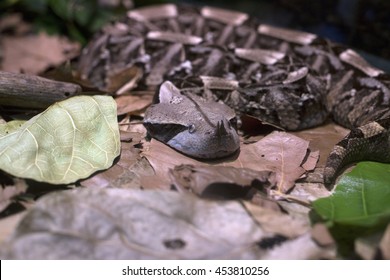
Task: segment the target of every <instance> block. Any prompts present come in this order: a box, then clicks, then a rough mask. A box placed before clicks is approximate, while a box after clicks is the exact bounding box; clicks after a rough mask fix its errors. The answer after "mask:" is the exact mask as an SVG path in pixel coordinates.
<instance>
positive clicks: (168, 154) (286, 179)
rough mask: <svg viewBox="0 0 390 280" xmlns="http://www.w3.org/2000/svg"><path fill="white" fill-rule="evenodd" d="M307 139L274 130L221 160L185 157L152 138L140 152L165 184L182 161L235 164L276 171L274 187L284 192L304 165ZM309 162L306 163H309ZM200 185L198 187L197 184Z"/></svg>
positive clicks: (200, 164) (194, 164)
mask: <svg viewBox="0 0 390 280" xmlns="http://www.w3.org/2000/svg"><path fill="white" fill-rule="evenodd" d="M308 146H309V143H308V142H307V141H305V140H303V139H300V138H298V137H296V136H294V135H292V134H288V133H285V132H274V133H272V134H270V135H268V136H266V137H264V138H263V139H261V140H260V141H258V142H256V143H254V144H248V145H243V146H242V147H241V151H240V154H239V156H238V158H235V157H234V156H232V157H230V158H226V159H223V160H221V161H208V162H200V161H197V160H195V159H192V158H189V157H187V156H185V155H183V154H181V153H178V152H176V151H175V150H174V149H172V148H170V147H168V146H167V145H164V144H162V143H161V142H159V141H156V140H153V139H152V141H151V142H150V143H145V145H144V148H145V149H144V152H143V155H145V156H146V158H147V159H148V160H149V162H150V163H151V165H152V166H153V169H154V170H155V172H156V175H157V177H156V178H155V179H154V180H153V181H155V182H160V183H161V184H164V185H165V186H169V185H170V182H171V178H169V177H168V176H167V174H168V172H169V170H170V169H173V168H174V167H175V166H178V165H182V164H189V165H193V166H207V165H211V166H230V167H235V168H245V169H252V170H254V171H267V172H273V173H275V174H276V180H277V182H278V187H279V189H278V191H281V192H287V191H288V190H289V189H290V188H291V187H292V186H294V183H295V181H296V180H297V179H298V178H300V177H301V176H302V175H303V174H304V173H305V171H306V170H305V169H304V168H303V167H302V164H304V162H305V159H307V158H309V159H311V158H312V156H309V157H307V156H306V155H307V151H308V150H307V149H308ZM309 165H310V164H309ZM200 189H202V187H200Z"/></svg>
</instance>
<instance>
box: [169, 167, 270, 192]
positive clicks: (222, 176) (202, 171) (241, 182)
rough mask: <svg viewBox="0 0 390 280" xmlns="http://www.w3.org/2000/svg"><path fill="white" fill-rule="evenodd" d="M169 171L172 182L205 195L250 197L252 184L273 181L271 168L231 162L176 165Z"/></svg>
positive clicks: (267, 185)
mask: <svg viewBox="0 0 390 280" xmlns="http://www.w3.org/2000/svg"><path fill="white" fill-rule="evenodd" d="M169 174H170V175H171V179H172V182H173V184H174V185H175V186H176V187H177V188H179V189H180V190H184V191H188V190H189V191H191V192H194V193H196V194H198V195H201V196H202V197H207V198H224V199H226V198H227V199H238V198H249V195H250V194H249V193H250V191H251V190H252V188H253V187H256V188H260V187H272V186H274V185H275V178H274V174H273V173H272V172H269V171H254V170H251V169H246V168H235V167H231V166H193V165H179V166H176V167H175V168H173V169H172V170H170V172H169ZM252 195H253V192H252Z"/></svg>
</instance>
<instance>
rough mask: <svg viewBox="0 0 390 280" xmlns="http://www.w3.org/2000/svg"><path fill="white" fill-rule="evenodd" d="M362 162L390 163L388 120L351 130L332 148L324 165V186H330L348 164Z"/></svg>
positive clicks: (389, 122) (389, 120)
mask: <svg viewBox="0 0 390 280" xmlns="http://www.w3.org/2000/svg"><path fill="white" fill-rule="evenodd" d="M363 160H368V161H378V162H390V118H387V119H384V120H378V121H374V122H371V123H368V124H366V125H363V126H361V127H358V128H355V129H353V130H352V131H351V132H350V133H349V134H348V135H347V136H346V137H345V138H344V139H343V140H341V141H340V142H339V143H338V144H337V145H336V146H335V147H334V148H333V151H332V152H331V153H330V155H329V157H328V160H327V162H326V165H325V166H326V167H325V170H324V183H325V185H326V186H330V185H332V184H333V183H334V181H335V179H336V176H337V175H338V174H339V173H340V172H341V171H342V169H343V168H344V167H345V166H347V165H348V164H351V163H353V162H358V161H363Z"/></svg>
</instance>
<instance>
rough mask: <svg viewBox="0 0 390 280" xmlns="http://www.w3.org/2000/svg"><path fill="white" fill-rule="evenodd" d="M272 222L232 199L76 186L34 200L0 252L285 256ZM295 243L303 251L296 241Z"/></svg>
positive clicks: (14, 255) (11, 255) (23, 255)
mask: <svg viewBox="0 0 390 280" xmlns="http://www.w3.org/2000/svg"><path fill="white" fill-rule="evenodd" d="M257 211H261V209H258V210H257ZM256 215H261V214H258V213H256ZM277 215H281V214H279V213H277ZM267 216H268V217H269V218H270V217H271V216H272V215H271V214H269V213H267ZM267 219H268V218H267ZM275 226H276V227H277V228H279V226H277V225H276V224H275V223H272V222H270V221H268V222H267V226H266V228H265V229H263V228H262V225H261V223H259V221H255V220H254V219H253V218H252V215H250V214H248V212H247V209H246V208H245V207H243V205H242V204H241V203H239V202H237V201H228V202H225V201H224V202H215V201H214V202H213V201H208V200H202V199H199V198H197V197H195V196H189V195H184V194H180V193H177V192H169V191H141V190H123V189H75V190H71V191H63V192H56V193H52V194H49V195H47V196H45V197H43V198H42V199H40V200H39V201H38V202H37V204H36V205H35V206H34V207H33V208H32V209H31V210H30V211H29V212H28V213H27V215H26V216H25V217H24V219H23V220H22V221H21V223H20V224H19V226H18V227H17V228H16V230H15V232H14V233H13V235H12V236H11V237H10V239H9V240H8V242H5V243H4V244H3V246H2V248H1V249H0V258H2V259H244V258H245V259H260V258H263V257H264V256H266V257H270V256H273V257H274V258H286V256H283V255H275V254H272V255H270V253H271V251H272V250H274V249H278V246H276V247H275V246H274V245H275V244H281V243H283V242H284V241H285V240H286V238H285V237H281V236H280V234H275V233H274V232H273V230H274V228H275ZM299 232H300V231H299V230H298V231H296V232H295V233H294V234H290V235H294V236H296V235H299ZM298 239H299V237H298ZM306 241H307V240H306ZM273 244H274V245H273ZM301 245H302V244H301ZM311 246H312V245H311ZM274 247H275V248H274ZM295 249H296V250H295V251H299V253H300V256H299V257H300V258H305V257H306V256H305V252H304V251H303V250H302V248H299V249H297V248H295ZM279 252H280V254H287V253H291V252H288V251H281V250H279ZM309 253H310V254H311V251H309ZM310 256H311V255H308V257H310Z"/></svg>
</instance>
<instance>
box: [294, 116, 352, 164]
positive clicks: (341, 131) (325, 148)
mask: <svg viewBox="0 0 390 280" xmlns="http://www.w3.org/2000/svg"><path fill="white" fill-rule="evenodd" d="M348 132H349V130H348V129H346V128H343V127H341V126H339V125H336V124H334V123H329V124H326V125H322V126H318V127H314V128H311V129H307V130H303V131H298V132H291V133H292V134H294V135H296V136H298V137H300V138H303V139H305V140H307V141H310V149H311V150H313V151H316V150H319V151H320V160H319V162H318V166H319V167H324V165H325V162H326V159H327V158H328V156H329V153H330V151H331V150H332V149H333V147H334V145H335V144H337V143H338V142H339V141H340V140H341V139H343V138H344V136H346V135H347V134H348Z"/></svg>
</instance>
